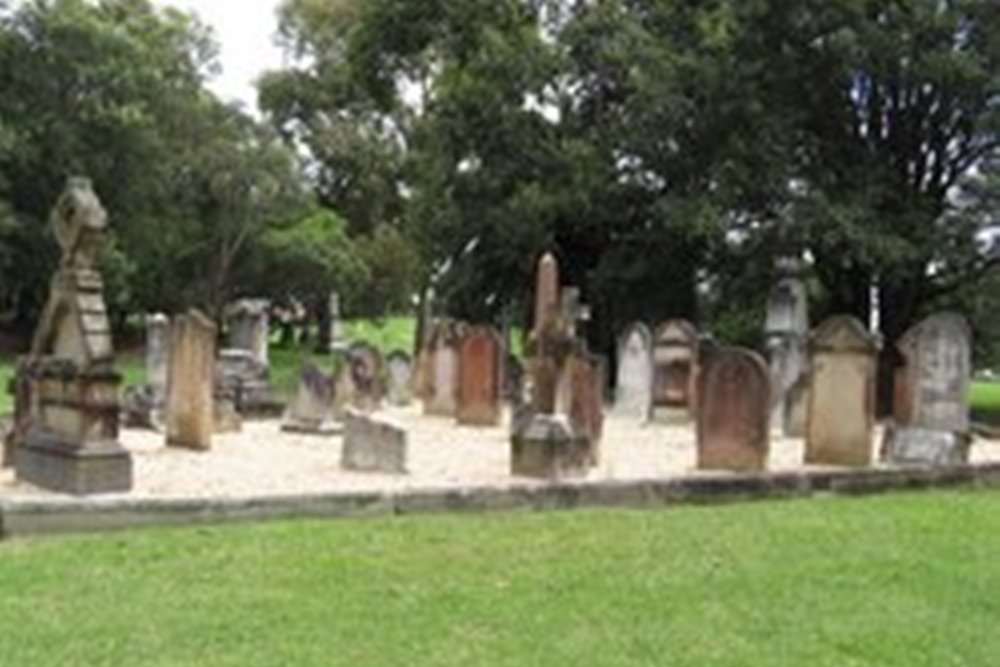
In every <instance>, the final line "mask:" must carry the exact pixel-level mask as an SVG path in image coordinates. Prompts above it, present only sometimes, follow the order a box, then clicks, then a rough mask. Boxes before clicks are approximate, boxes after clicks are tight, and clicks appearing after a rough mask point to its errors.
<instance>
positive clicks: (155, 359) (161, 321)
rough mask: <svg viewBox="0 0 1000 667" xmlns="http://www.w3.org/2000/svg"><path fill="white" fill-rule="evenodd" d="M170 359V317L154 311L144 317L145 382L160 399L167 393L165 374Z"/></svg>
mask: <svg viewBox="0 0 1000 667" xmlns="http://www.w3.org/2000/svg"><path fill="white" fill-rule="evenodd" d="M169 361H170V319H169V318H168V317H167V316H166V315H164V314H162V313H156V314H154V315H148V316H147V317H146V384H148V385H149V386H150V388H151V389H152V391H153V395H154V397H156V398H158V399H162V397H163V396H165V395H166V393H167V374H168V371H169Z"/></svg>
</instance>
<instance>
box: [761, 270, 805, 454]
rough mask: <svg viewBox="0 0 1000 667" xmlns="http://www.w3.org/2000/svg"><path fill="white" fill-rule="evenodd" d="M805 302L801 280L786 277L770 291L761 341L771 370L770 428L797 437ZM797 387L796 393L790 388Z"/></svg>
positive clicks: (803, 354)
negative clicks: (762, 339) (765, 347)
mask: <svg viewBox="0 0 1000 667" xmlns="http://www.w3.org/2000/svg"><path fill="white" fill-rule="evenodd" d="M808 337H809V300H808V295H807V294H806V287H805V284H804V283H803V282H802V280H801V279H800V278H799V277H798V276H797V275H794V274H786V275H785V277H783V278H782V279H781V280H780V281H778V283H777V284H776V285H775V286H774V289H772V290H771V294H770V297H769V299H768V302H767V318H766V322H765V327H764V339H765V344H766V346H767V352H768V361H769V362H770V371H771V390H772V393H771V402H772V406H771V410H772V411H771V427H772V428H774V429H778V430H781V431H783V432H784V433H785V435H788V436H792V437H794V436H801V434H802V429H803V426H804V424H803V423H802V421H801V415H803V414H804V403H803V401H804V399H805V395H804V393H803V392H802V391H801V387H802V386H803V384H804V382H805V380H804V378H805V377H806V375H807V372H808V363H809V356H808ZM796 385H798V386H799V390H794V389H793V388H795V387H796Z"/></svg>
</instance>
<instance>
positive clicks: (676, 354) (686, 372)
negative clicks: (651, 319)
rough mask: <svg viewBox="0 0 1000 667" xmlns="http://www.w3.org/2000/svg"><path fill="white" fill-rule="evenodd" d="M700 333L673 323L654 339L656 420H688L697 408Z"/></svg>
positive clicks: (682, 323)
mask: <svg viewBox="0 0 1000 667" xmlns="http://www.w3.org/2000/svg"><path fill="white" fill-rule="evenodd" d="M698 344H699V341H698V330H697V329H696V328H695V327H694V325H693V324H691V323H690V322H687V321H685V320H669V321H667V322H664V323H663V324H662V325H660V327H659V328H657V330H656V335H655V336H654V340H653V417H654V418H655V419H658V420H664V419H665V420H668V421H672V420H687V419H690V418H691V416H692V415H693V414H694V413H695V411H696V409H697V373H698Z"/></svg>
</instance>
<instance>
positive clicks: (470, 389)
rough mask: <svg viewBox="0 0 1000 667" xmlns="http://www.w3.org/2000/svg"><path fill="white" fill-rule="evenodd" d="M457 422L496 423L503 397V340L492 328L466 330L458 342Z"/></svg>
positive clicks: (486, 424)
mask: <svg viewBox="0 0 1000 667" xmlns="http://www.w3.org/2000/svg"><path fill="white" fill-rule="evenodd" d="M458 349H459V362H458V405H457V409H456V417H457V418H458V423H459V424H464V425H467V426H496V425H497V424H499V423H500V415H501V408H502V401H503V397H502V395H501V390H502V379H501V374H502V370H503V343H502V341H501V340H500V335H499V334H498V333H497V332H496V331H494V330H493V329H489V328H485V327H476V328H473V329H470V330H469V331H468V332H467V333H466V334H465V335H464V336H463V337H462V340H461V342H460V343H459V348H458Z"/></svg>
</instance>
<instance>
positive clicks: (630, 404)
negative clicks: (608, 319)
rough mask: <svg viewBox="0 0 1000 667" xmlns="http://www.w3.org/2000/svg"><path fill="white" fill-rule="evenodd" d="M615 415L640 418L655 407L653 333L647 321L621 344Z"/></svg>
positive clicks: (643, 419) (626, 336)
mask: <svg viewBox="0 0 1000 667" xmlns="http://www.w3.org/2000/svg"><path fill="white" fill-rule="evenodd" d="M617 377H618V380H617V382H616V383H615V414H617V415H619V416H622V417H629V418H632V419H637V420H640V421H646V420H647V419H649V418H650V416H651V413H652V410H653V335H652V334H651V333H650V332H649V328H648V327H647V326H646V325H645V324H633V325H632V326H631V327H629V328H628V329H627V330H626V331H625V334H624V335H623V336H622V337H621V340H620V342H619V344H618V375H617Z"/></svg>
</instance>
